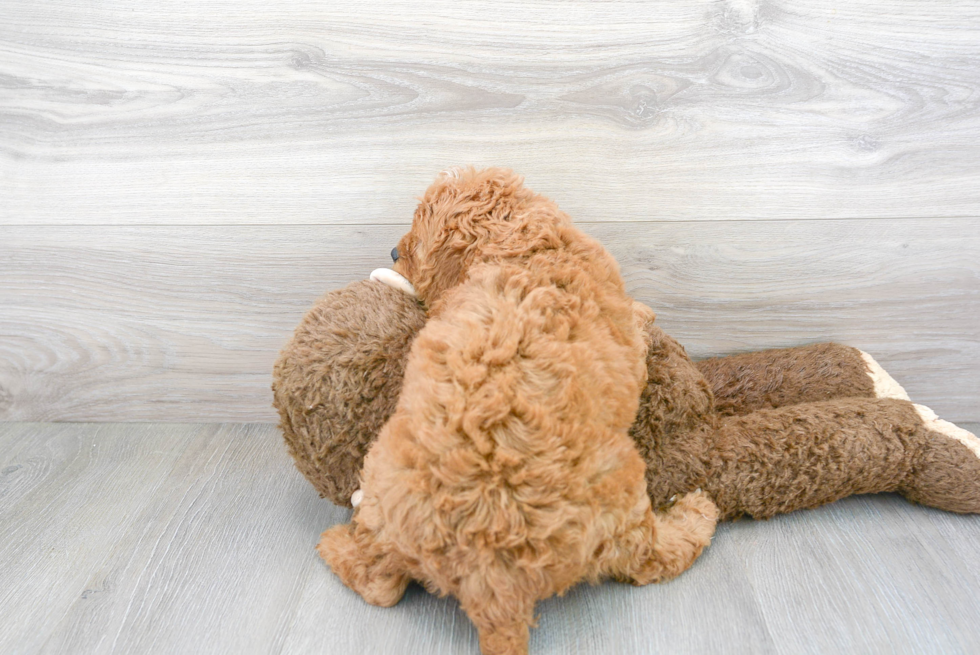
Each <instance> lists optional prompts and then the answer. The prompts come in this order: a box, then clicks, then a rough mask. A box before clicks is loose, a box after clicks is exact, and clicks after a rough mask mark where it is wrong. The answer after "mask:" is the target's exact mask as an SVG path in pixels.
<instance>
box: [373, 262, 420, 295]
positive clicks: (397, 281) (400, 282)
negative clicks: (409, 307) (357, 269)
mask: <svg viewBox="0 0 980 655" xmlns="http://www.w3.org/2000/svg"><path fill="white" fill-rule="evenodd" d="M371 279H372V280H374V281H375V282H380V283H382V284H387V285H388V286H389V287H391V288H392V289H398V290H399V291H403V292H405V293H407V294H408V295H410V296H412V297H413V298H415V297H416V293H415V287H414V286H412V283H411V282H409V281H408V278H406V277H405V276H403V275H402V274H401V273H398V272H397V271H393V270H391V269H390V268H376V269H374V270H373V271H371Z"/></svg>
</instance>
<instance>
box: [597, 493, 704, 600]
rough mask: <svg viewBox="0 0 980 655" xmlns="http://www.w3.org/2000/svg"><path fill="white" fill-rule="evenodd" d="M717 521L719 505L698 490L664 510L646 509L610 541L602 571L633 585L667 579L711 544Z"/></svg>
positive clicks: (689, 564) (689, 563)
mask: <svg viewBox="0 0 980 655" xmlns="http://www.w3.org/2000/svg"><path fill="white" fill-rule="evenodd" d="M717 522H718V508H717V507H716V506H715V504H714V503H713V502H711V500H710V499H709V498H708V497H707V496H706V495H705V494H704V492H702V491H700V490H698V491H695V492H693V493H689V494H685V495H683V496H681V497H680V498H679V499H678V500H677V502H676V503H674V504H673V505H672V506H671V507H670V508H668V509H667V510H666V511H664V512H661V513H655V512H653V511H652V510H651V509H649V508H647V510H646V514H645V516H644V517H643V520H642V521H641V522H640V524H639V525H637V526H636V527H634V528H632V529H630V530H628V531H627V532H625V533H623V534H621V535H619V536H618V538H617V539H616V541H615V543H614V544H612V549H613V551H612V553H610V555H611V557H610V558H609V560H608V562H607V563H606V564H605V566H604V567H603V568H604V571H603V573H604V574H605V575H610V576H612V577H614V578H616V579H618V580H622V581H624V582H631V583H632V584H635V585H645V584H649V583H651V582H666V581H667V580H670V579H671V578H674V577H677V576H678V575H680V574H681V573H683V572H684V571H686V570H687V569H688V568H689V567H690V566H691V564H693V563H694V560H695V559H697V558H698V556H699V555H700V554H701V551H702V550H704V548H705V546H707V545H708V544H710V543H711V537H712V535H714V533H715V524H716V523H717Z"/></svg>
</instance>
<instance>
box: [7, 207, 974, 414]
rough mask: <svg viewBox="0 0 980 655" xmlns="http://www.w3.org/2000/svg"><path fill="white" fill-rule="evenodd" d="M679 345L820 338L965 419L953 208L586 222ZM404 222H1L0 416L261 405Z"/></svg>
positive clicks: (967, 402)
mask: <svg viewBox="0 0 980 655" xmlns="http://www.w3.org/2000/svg"><path fill="white" fill-rule="evenodd" d="M583 228H584V229H586V231H588V232H590V233H591V234H592V235H594V236H595V237H597V238H599V239H600V240H601V241H602V242H603V243H604V244H606V246H607V247H608V248H609V249H610V251H611V252H612V253H613V254H614V255H615V256H616V257H617V259H618V260H619V261H620V262H621V264H622V267H623V273H624V276H625V278H626V281H627V286H628V289H629V291H630V292H631V293H632V294H633V295H634V296H635V297H636V298H638V299H640V300H642V301H643V302H646V303H647V304H649V305H650V306H651V307H653V308H654V309H655V311H656V312H657V313H658V317H659V318H658V320H659V322H660V323H661V325H662V326H663V327H664V329H665V330H667V332H668V333H670V334H672V335H673V336H675V337H676V338H678V339H679V340H680V341H681V342H682V343H684V344H685V345H686V346H687V348H688V350H689V352H690V353H691V354H692V356H694V357H696V358H700V357H708V356H715V355H720V354H727V353H736V352H745V351H748V350H760V349H764V348H772V347H784V346H792V345H801V344H805V343H814V342H819V341H828V340H835V341H840V342H842V343H846V344H849V345H854V346H856V347H859V348H862V349H863V350H866V351H868V352H871V353H872V354H873V355H874V356H875V357H876V358H877V359H878V360H879V361H880V362H881V363H882V365H883V366H885V368H886V369H887V370H888V371H889V372H890V373H892V375H893V376H895V378H896V379H897V380H898V381H899V382H900V383H902V384H903V385H904V386H905V387H906V388H907V389H908V391H909V393H910V394H911V395H912V397H913V399H915V400H916V401H917V402H921V403H923V404H926V405H929V406H930V407H932V408H933V409H935V410H936V411H937V412H938V413H939V414H940V416H942V417H944V418H946V419H948V420H952V421H970V420H978V419H980V404H978V402H977V399H978V398H980V375H978V374H977V371H978V370H980V327H978V317H980V230H977V229H976V222H975V221H973V220H970V219H960V220H954V219H946V220H938V219H937V220H919V221H900V222H896V223H892V222H887V221H873V220H870V221H853V220H852V221H762V222H751V221H750V222H744V223H742V222H740V223H728V222H726V223H707V222H695V223H672V222H667V223H641V224H626V223H615V224H610V223H595V224H584V225H583ZM404 229H405V228H404V227H398V226H371V227H360V228H357V227H340V226H332V227H331V226H292V227H236V228H229V227H211V228H205V227H156V228H147V227H143V228H136V227H115V228H109V227H104V228H98V229H94V228H85V227H74V228H70V227H64V228H60V229H58V230H57V231H56V232H55V231H52V230H50V229H48V228H44V227H8V228H5V229H4V234H5V237H6V242H5V244H4V245H3V246H2V247H0V248H2V250H3V252H4V256H3V257H0V280H2V281H3V282H2V284H0V306H2V307H3V308H4V311H3V312H2V313H0V419H6V420H48V421H50V420H84V421H112V420H116V421H120V420H169V421H193V420H209V421H214V420H257V421H273V420H275V415H274V412H273V410H272V407H271V392H270V388H269V387H270V383H271V371H272V365H273V362H274V361H275V358H276V356H277V355H278V352H279V349H280V348H281V347H282V346H283V345H284V344H285V342H286V340H287V339H288V338H289V337H290V335H291V334H292V330H293V328H294V327H295V326H296V324H297V323H298V322H299V320H300V318H301V317H302V315H303V314H304V313H305V311H306V310H307V309H308V308H309V307H310V305H311V304H312V303H313V302H314V300H315V299H316V298H317V297H319V296H320V295H321V294H322V293H324V292H326V291H327V290H329V289H333V288H338V287H340V286H343V285H344V284H346V283H347V282H349V281H352V280H356V279H362V278H364V277H366V275H367V274H368V273H369V272H370V271H371V270H372V269H373V268H375V267H377V266H383V265H385V263H386V261H385V260H386V259H387V254H386V253H387V252H388V251H389V249H390V247H391V244H393V243H395V242H396V240H397V238H398V236H399V235H400V234H401V233H402V232H403V230H404Z"/></svg>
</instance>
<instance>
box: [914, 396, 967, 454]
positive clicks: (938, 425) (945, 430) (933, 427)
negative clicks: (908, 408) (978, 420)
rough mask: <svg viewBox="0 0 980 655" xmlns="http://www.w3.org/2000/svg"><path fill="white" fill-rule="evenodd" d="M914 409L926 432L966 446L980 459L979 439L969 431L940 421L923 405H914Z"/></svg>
mask: <svg viewBox="0 0 980 655" xmlns="http://www.w3.org/2000/svg"><path fill="white" fill-rule="evenodd" d="M914 407H915V411H916V412H918V413H919V418H921V419H922V423H923V424H924V425H925V427H926V429H927V430H930V431H931V432H937V433H939V434H941V435H943V436H944V437H948V438H950V439H955V440H956V441H959V442H960V443H961V444H963V445H964V446H966V447H967V448H968V449H969V450H970V452H971V453H973V454H974V455H976V457H977V458H978V459H980V438H977V436H976V435H975V434H973V433H972V432H970V431H969V430H964V429H963V428H961V427H960V426H958V425H955V424H953V423H950V422H949V421H944V420H942V419H941V418H939V417H938V416H936V412H934V411H932V410H931V409H929V408H928V407H926V406H925V405H914Z"/></svg>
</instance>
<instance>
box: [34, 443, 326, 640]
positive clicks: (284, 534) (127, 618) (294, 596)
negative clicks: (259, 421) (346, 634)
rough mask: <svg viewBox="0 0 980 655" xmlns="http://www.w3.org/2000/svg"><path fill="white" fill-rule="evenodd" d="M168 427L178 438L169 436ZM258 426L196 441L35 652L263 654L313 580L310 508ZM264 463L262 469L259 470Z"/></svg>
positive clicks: (318, 505) (313, 511)
mask: <svg viewBox="0 0 980 655" xmlns="http://www.w3.org/2000/svg"><path fill="white" fill-rule="evenodd" d="M178 429H179V428H178ZM278 437H279V435H278V434H277V433H276V432H275V431H274V430H273V429H272V428H271V427H270V426H233V425H229V426H223V427H221V428H220V429H217V430H213V431H212V432H211V433H210V434H206V435H201V436H199V438H198V439H197V440H196V441H195V443H193V444H192V445H191V447H190V448H188V449H187V450H186V451H185V452H184V454H183V455H182V457H181V460H180V462H179V463H178V466H177V467H175V470H174V474H173V475H172V476H171V478H170V479H169V480H168V484H170V485H172V488H173V491H172V492H171V493H170V494H167V495H164V496H163V498H161V499H159V500H157V499H153V500H154V502H152V503H148V504H147V507H146V510H145V511H144V512H142V513H141V514H140V515H139V517H138V518H137V519H136V520H135V521H134V522H133V528H134V529H133V530H132V531H131V532H129V533H128V534H127V535H125V537H124V538H123V539H121V540H120V542H119V544H118V546H117V547H116V549H115V552H114V553H113V555H112V557H111V558H110V559H109V560H108V561H107V563H106V564H105V565H104V566H103V567H102V568H100V569H99V570H98V571H95V572H93V575H92V580H91V581H90V582H89V583H88V584H89V586H91V587H93V588H95V589H97V590H99V591H100V594H99V595H98V597H97V598H86V599H79V600H78V601H77V602H76V604H75V606H74V607H73V608H72V611H70V612H69V613H68V614H67V615H66V617H65V620H63V621H62V622H61V624H60V625H58V627H57V628H56V630H55V632H54V634H53V635H52V637H51V638H50V639H49V640H48V641H47V642H46V643H45V648H44V649H43V650H44V652H52V653H67V652H113V653H138V652H168V653H188V652H195V653H227V652H275V651H277V650H278V647H277V640H279V641H281V640H282V639H283V636H284V633H285V631H286V630H287V628H288V626H289V624H290V621H291V619H292V614H293V613H294V612H295V606H296V603H297V602H298V600H299V597H300V593H301V592H302V589H303V581H304V579H305V578H306V577H308V576H310V575H311V574H313V573H316V574H322V571H321V570H320V568H322V566H321V567H319V568H318V567H316V566H314V565H315V564H317V561H316V559H315V557H314V552H313V546H314V545H315V543H316V537H317V534H318V533H317V532H316V527H315V523H316V521H315V520H312V519H316V518H317V517H319V519H320V522H322V523H330V522H333V521H335V520H337V519H333V520H331V519H330V518H329V517H330V516H341V515H343V514H345V511H344V510H341V509H340V508H336V507H334V506H332V505H329V503H324V502H316V501H317V498H316V496H315V494H313V493H310V492H309V489H308V488H307V487H308V485H307V484H306V483H305V480H302V479H301V478H299V477H298V475H296V474H295V472H294V471H291V470H289V469H290V464H289V459H288V456H286V454H285V452H284V447H282V444H281V439H280V438H278ZM270 460H271V461H270Z"/></svg>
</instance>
